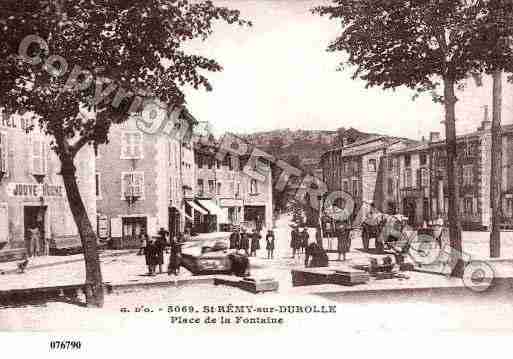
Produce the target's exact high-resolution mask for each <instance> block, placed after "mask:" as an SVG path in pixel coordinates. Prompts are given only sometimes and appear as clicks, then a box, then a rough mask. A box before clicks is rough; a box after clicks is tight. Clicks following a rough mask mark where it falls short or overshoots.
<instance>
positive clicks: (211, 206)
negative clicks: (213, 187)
mask: <svg viewBox="0 0 513 359" xmlns="http://www.w3.org/2000/svg"><path fill="white" fill-rule="evenodd" d="M198 202H199V204H201V205H202V206H203V207H205V208H206V209H208V211H209V212H210V214H212V215H214V216H217V222H218V223H227V218H226V213H225V211H223V209H222V208H221V207H219V206H218V205H217V204H215V203H214V202H213V201H210V200H205V199H198Z"/></svg>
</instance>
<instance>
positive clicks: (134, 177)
mask: <svg viewBox="0 0 513 359" xmlns="http://www.w3.org/2000/svg"><path fill="white" fill-rule="evenodd" d="M121 195H122V197H123V199H127V197H129V196H130V197H138V198H143V197H144V172H123V173H122V174H121Z"/></svg>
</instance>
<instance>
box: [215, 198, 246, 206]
mask: <svg viewBox="0 0 513 359" xmlns="http://www.w3.org/2000/svg"><path fill="white" fill-rule="evenodd" d="M219 206H220V207H242V200H240V199H220V200H219Z"/></svg>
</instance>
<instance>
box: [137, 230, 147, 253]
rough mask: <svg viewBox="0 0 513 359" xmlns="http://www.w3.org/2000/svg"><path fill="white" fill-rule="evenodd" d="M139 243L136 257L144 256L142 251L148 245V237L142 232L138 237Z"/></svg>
mask: <svg viewBox="0 0 513 359" xmlns="http://www.w3.org/2000/svg"><path fill="white" fill-rule="evenodd" d="M139 241H140V247H139V252H137V255H138V256H141V255H143V254H144V250H145V248H146V245H147V244H148V235H147V234H146V233H145V232H144V231H143V232H141V234H140V235H139Z"/></svg>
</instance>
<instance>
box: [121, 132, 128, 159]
mask: <svg viewBox="0 0 513 359" xmlns="http://www.w3.org/2000/svg"><path fill="white" fill-rule="evenodd" d="M128 137H129V134H128V132H123V133H122V135H121V158H128Z"/></svg>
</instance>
